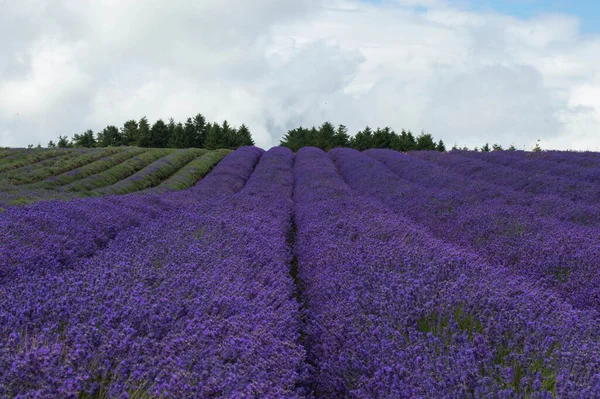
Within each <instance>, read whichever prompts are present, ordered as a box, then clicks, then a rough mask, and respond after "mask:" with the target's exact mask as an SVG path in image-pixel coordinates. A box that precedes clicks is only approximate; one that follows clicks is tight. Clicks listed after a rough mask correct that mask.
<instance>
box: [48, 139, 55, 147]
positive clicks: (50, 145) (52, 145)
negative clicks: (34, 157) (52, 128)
mask: <svg viewBox="0 0 600 399" xmlns="http://www.w3.org/2000/svg"><path fill="white" fill-rule="evenodd" d="M48 148H56V143H55V142H54V141H52V140H50V141H49V142H48Z"/></svg>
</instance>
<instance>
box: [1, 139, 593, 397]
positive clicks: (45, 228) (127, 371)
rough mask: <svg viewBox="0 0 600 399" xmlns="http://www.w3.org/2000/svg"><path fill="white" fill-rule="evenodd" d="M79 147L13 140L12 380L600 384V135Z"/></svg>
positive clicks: (342, 386)
mask: <svg viewBox="0 0 600 399" xmlns="http://www.w3.org/2000/svg"><path fill="white" fill-rule="evenodd" d="M71 151H72V152H69V153H68V154H67V153H64V152H61V151H58V150H55V152H53V153H48V154H41V153H39V154H38V153H35V154H32V153H27V152H26V151H25V150H14V151H4V152H2V151H0V202H1V204H0V207H1V208H2V211H1V212H0V397H2V398H346V397H350V398H365V399H366V398H596V397H600V267H599V265H600V261H599V259H600V155H599V154H597V153H575V152H548V151H546V152H539V153H529V152H520V151H516V152H509V151H500V152H493V153H478V152H467V151H452V152H450V153H440V152H436V151H421V152H413V153H409V154H404V153H400V152H395V151H392V150H384V149H371V150H367V151H363V152H359V151H357V150H353V149H348V148H337V149H334V150H331V151H329V152H323V151H322V150H319V149H316V148H313V147H305V148H302V149H300V150H299V151H298V152H296V153H293V152H292V151H291V150H289V149H287V148H283V147H275V148H272V149H270V150H268V151H264V150H261V149H259V148H256V147H242V148H240V149H238V150H235V151H233V152H226V151H220V152H219V151H211V152H207V151H205V150H197V149H188V150H169V149H139V148H125V149H111V148H105V149H101V150H100V149H96V150H71ZM111 151H112V152H111ZM215 165H216V166H215ZM115 194H124V195H115ZM79 195H81V196H91V198H74V197H77V196H79ZM23 199H25V200H27V201H35V202H34V203H31V204H28V205H19V202H22V201H25V200H23ZM66 200H68V201H66Z"/></svg>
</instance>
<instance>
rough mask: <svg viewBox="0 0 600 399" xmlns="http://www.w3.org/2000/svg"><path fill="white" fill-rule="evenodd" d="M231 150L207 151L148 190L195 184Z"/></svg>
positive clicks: (157, 191) (186, 186)
mask: <svg viewBox="0 0 600 399" xmlns="http://www.w3.org/2000/svg"><path fill="white" fill-rule="evenodd" d="M230 152H231V150H214V151H209V152H207V153H205V154H202V155H201V156H199V157H197V158H196V159H194V160H192V161H191V162H189V163H188V164H187V165H185V166H184V167H182V168H181V169H179V170H178V171H177V172H175V173H174V174H173V175H172V176H171V177H169V178H168V179H166V180H164V181H163V182H162V183H160V184H159V185H158V186H156V187H154V188H152V189H150V190H148V191H150V192H152V193H163V192H167V191H178V190H185V189H187V188H190V187H192V186H193V185H194V184H196V183H197V182H198V181H199V180H200V179H201V178H203V177H204V176H205V175H207V174H208V172H210V170H211V169H212V168H213V167H214V166H215V165H217V164H218V163H219V161H221V159H223V157H225V156H226V155H227V154H229V153H230Z"/></svg>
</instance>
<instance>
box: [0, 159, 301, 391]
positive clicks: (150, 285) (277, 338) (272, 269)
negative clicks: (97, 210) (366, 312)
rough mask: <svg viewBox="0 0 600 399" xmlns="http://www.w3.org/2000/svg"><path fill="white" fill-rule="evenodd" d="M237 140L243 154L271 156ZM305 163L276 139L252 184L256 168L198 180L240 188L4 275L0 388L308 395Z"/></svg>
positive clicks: (179, 207) (232, 161) (0, 309)
mask: <svg viewBox="0 0 600 399" xmlns="http://www.w3.org/2000/svg"><path fill="white" fill-rule="evenodd" d="M238 151H239V152H238ZM238 151H236V152H234V153H232V154H230V155H228V163H229V164H230V165H232V164H235V163H236V162H235V158H236V155H235V154H237V153H239V154H240V155H242V156H245V155H250V154H253V155H258V156H260V155H259V154H258V152H257V151H252V150H251V149H244V150H238ZM250 158H251V157H247V159H250ZM241 164H243V162H242V163H238V165H241ZM247 165H248V166H250V168H251V169H253V167H254V164H253V163H248V164H247ZM292 165H293V154H292V153H291V152H290V151H289V150H284V149H276V150H272V151H269V152H267V153H266V154H265V155H264V157H263V158H262V159H261V162H260V163H259V164H258V166H257V168H256V171H255V173H254V174H252V177H250V180H248V183H247V185H246V186H245V187H244V184H243V183H242V184H241V185H239V184H238V179H237V178H243V177H242V176H250V173H248V171H239V170H236V175H237V176H236V177H237V178H235V179H230V178H229V177H228V174H227V172H226V171H223V170H218V169H219V167H217V168H215V172H217V171H218V172H219V173H218V176H219V177H218V178H213V179H211V181H208V182H207V181H206V180H203V181H201V183H200V184H199V185H210V184H214V185H215V186H219V187H223V186H228V189H226V190H224V191H227V192H230V193H232V194H235V192H236V191H239V190H240V189H242V188H243V189H242V190H241V192H239V193H238V194H235V195H234V196H232V197H229V198H224V197H220V198H219V199H214V198H207V199H205V200H204V201H197V202H195V203H194V202H193V201H189V202H188V204H189V206H188V205H186V204H185V203H183V202H178V205H177V206H176V207H173V208H171V209H170V210H169V211H166V212H163V214H162V215H161V216H160V217H159V218H157V219H155V220H150V221H148V222H145V223H143V224H142V225H140V226H139V227H138V228H134V229H129V230H128V231H126V232H124V233H122V234H119V236H118V237H117V239H115V240H113V241H111V243H110V244H109V245H108V246H107V248H106V249H104V250H103V251H99V252H97V253H96V254H95V255H94V256H92V257H91V258H88V259H82V260H81V261H80V262H78V263H77V264H76V265H74V266H73V267H72V268H71V269H70V270H65V271H63V272H61V273H54V274H52V275H49V276H48V278H47V279H45V280H42V279H38V278H24V279H23V280H21V282H20V284H19V285H3V286H0V295H1V296H2V297H3V298H7V300H6V301H2V302H1V303H0V315H2V320H1V321H2V323H0V337H2V338H1V339H2V346H1V348H3V349H2V351H0V396H13V395H16V394H21V395H27V396H31V397H33V396H35V395H38V396H41V397H78V396H79V397H82V396H85V395H90V396H93V397H104V396H108V397H132V396H135V397H166V398H171V397H173V398H192V397H300V396H302V395H303V393H304V391H303V390H302V388H301V387H302V381H303V379H304V378H305V375H306V367H305V363H304V350H303V348H302V347H301V346H300V345H299V344H298V336H299V331H300V317H299V310H298V304H297V303H296V301H295V299H294V296H293V291H294V287H293V282H292V279H291V277H290V275H289V263H290V261H291V252H290V248H289V247H288V245H287V242H286V239H287V237H288V235H289V230H290V228H291V224H290V223H291V214H292V200H291V195H292V189H293V176H292ZM219 179H220V180H219ZM231 184H233V185H234V186H235V187H233V186H231ZM186 193H188V194H189V195H194V191H193V190H188V191H187V192H186ZM177 194H178V195H166V196H165V197H166V198H167V197H168V198H172V199H174V200H175V201H176V198H178V197H181V194H180V193H177ZM132 197H134V196H132Z"/></svg>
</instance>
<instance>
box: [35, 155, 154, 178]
mask: <svg viewBox="0 0 600 399" xmlns="http://www.w3.org/2000/svg"><path fill="white" fill-rule="evenodd" d="M147 151H148V149H147V148H135V147H132V148H127V149H124V150H123V151H120V152H118V153H116V154H112V155H110V156H107V157H104V158H102V159H99V160H97V161H95V162H91V163H90V164H88V165H84V166H81V167H79V168H76V169H73V170H70V171H68V172H65V173H62V174H60V175H57V176H51V177H49V178H47V179H46V180H44V181H41V182H39V183H37V184H35V186H36V187H45V188H56V187H57V186H62V185H65V184H69V183H72V182H74V181H76V180H80V179H83V178H85V177H87V176H90V175H94V174H97V173H101V172H104V171H106V170H107V169H109V168H111V167H113V166H116V165H118V164H120V163H123V162H125V161H127V160H128V159H130V158H132V157H134V156H136V155H140V154H143V153H144V152H147Z"/></svg>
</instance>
